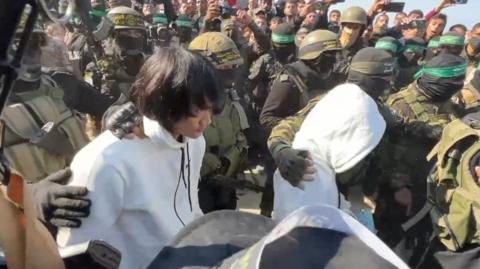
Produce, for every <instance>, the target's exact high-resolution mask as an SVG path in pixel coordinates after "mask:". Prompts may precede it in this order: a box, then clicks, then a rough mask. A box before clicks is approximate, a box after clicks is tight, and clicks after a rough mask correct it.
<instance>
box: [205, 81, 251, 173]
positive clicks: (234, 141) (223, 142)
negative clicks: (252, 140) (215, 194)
mask: <svg viewBox="0 0 480 269" xmlns="http://www.w3.org/2000/svg"><path fill="white" fill-rule="evenodd" d="M229 97H230V98H228V100H227V103H226V104H225V107H224V109H223V111H222V112H221V113H220V114H218V115H214V116H213V117H212V123H211V124H210V125H209V126H208V127H207V129H206V130H205V132H204V137H205V141H206V152H205V156H204V158H203V163H202V169H201V175H202V176H205V175H215V174H221V175H224V176H227V177H235V176H236V174H237V173H238V172H239V168H240V167H241V165H242V163H243V162H244V161H245V158H246V154H247V149H248V144H247V140H246V137H245V134H244V132H243V131H244V130H245V129H247V128H248V127H249V125H248V121H247V116H246V114H245V111H244V110H243V107H242V106H241V104H240V103H239V98H238V96H237V95H236V93H235V92H234V91H233V90H229Z"/></svg>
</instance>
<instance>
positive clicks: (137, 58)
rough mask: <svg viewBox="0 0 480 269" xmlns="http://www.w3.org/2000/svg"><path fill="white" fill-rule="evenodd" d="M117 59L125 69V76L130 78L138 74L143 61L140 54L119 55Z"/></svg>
mask: <svg viewBox="0 0 480 269" xmlns="http://www.w3.org/2000/svg"><path fill="white" fill-rule="evenodd" d="M119 59H120V61H121V63H122V66H124V67H125V71H126V72H127V74H129V75H131V76H136V75H137V74H138V72H139V71H140V68H141V67H142V64H143V60H144V59H143V56H142V55H141V54H136V55H120V56H119Z"/></svg>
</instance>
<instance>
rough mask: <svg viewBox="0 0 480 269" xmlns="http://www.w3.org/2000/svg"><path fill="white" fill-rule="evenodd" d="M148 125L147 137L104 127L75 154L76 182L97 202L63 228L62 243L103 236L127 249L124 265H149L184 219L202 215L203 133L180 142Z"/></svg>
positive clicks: (148, 122)
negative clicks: (76, 223)
mask: <svg viewBox="0 0 480 269" xmlns="http://www.w3.org/2000/svg"><path fill="white" fill-rule="evenodd" d="M144 129H145V134H146V135H147V136H148V137H149V138H147V139H138V138H136V139H133V140H128V139H123V140H119V139H117V138H116V137H115V136H114V135H113V134H112V133H111V132H109V131H107V132H104V133H102V134H101V135H100V136H99V137H98V138H96V139H95V140H94V141H92V142H91V143H90V144H88V145H87V146H86V147H85V148H83V149H82V150H81V151H80V152H79V153H78V154H77V155H76V156H75V158H74V160H73V162H72V165H71V168H72V170H73V179H72V181H71V182H70V185H74V186H86V187H87V188H88V190H89V193H88V198H90V199H91V200H92V206H91V210H90V216H89V217H88V218H86V219H83V220H82V226H81V227H80V228H78V229H60V230H59V234H58V237H57V242H58V244H59V245H60V246H68V245H72V244H77V243H81V242H85V241H88V240H91V239H103V240H105V241H106V242H108V243H110V244H111V245H113V246H114V247H115V248H117V249H118V250H120V251H121V253H122V261H121V264H120V268H128V269H136V268H145V267H146V266H148V264H149V263H150V262H151V261H152V260H153V258H154V257H155V255H157V254H158V252H159V251H160V249H161V248H162V247H163V246H164V245H165V244H166V243H167V242H168V241H170V240H171V239H172V238H173V236H174V235H175V234H176V233H177V232H178V231H179V230H180V229H181V228H182V227H183V225H182V223H181V221H183V222H184V223H185V224H187V223H189V222H191V221H192V220H193V219H195V218H196V217H198V216H200V215H202V213H201V210H200V207H199V204H198V195H197V188H198V180H199V177H200V167H201V164H202V158H203V155H204V153H205V140H204V138H203V136H202V137H200V138H197V139H189V140H186V141H185V142H184V143H180V142H177V141H176V140H175V139H174V138H173V137H172V135H171V134H170V133H169V132H168V131H167V130H165V129H164V128H163V127H162V126H161V125H160V124H158V122H156V121H153V120H149V119H148V118H146V117H144ZM182 149H183V154H184V164H183V167H182V166H181V165H182V164H181V162H182ZM188 166H190V167H188ZM182 170H183V172H184V178H185V181H183V179H182V176H181V171H182ZM188 177H190V183H189V182H188ZM188 185H190V200H191V205H192V209H190V203H189V194H188V192H189V191H188V189H189V186H188ZM177 188H178V190H177V191H176V189H177ZM175 193H176V194H175ZM174 199H175V202H174ZM174 203H175V208H176V211H177V212H178V217H177V214H176V213H175V209H174ZM180 219H181V221H180Z"/></svg>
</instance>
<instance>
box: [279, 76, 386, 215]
mask: <svg viewBox="0 0 480 269" xmlns="http://www.w3.org/2000/svg"><path fill="white" fill-rule="evenodd" d="M384 132H385V121H384V119H383V118H382V116H381V115H380V113H379V112H378V108H377V105H376V103H375V101H374V100H373V99H372V98H371V97H370V96H368V95H367V94H366V93H365V92H364V91H363V90H362V89H360V87H358V86H357V85H355V84H343V85H339V86H337V87H335V88H334V89H332V90H331V91H330V92H329V93H328V94H326V95H325V96H324V97H323V98H322V99H321V100H320V101H319V102H318V103H317V105H316V106H315V107H314V108H313V109H312V111H311V112H310V113H309V114H308V115H307V117H306V118H305V121H304V122H303V124H302V127H301V128H300V130H299V132H298V133H297V134H296V135H295V139H294V141H293V148H295V149H305V150H308V151H309V152H310V153H311V154H312V157H313V161H314V164H315V168H316V173H315V175H314V180H313V181H312V182H306V183H305V190H301V189H299V188H295V187H292V185H290V183H288V182H287V181H286V180H284V179H283V178H282V177H281V175H280V173H278V171H277V172H276V173H275V176H274V190H275V203H274V217H275V219H276V220H281V219H283V218H284V217H285V216H287V215H288V214H289V213H290V212H292V211H294V210H296V209H298V208H300V207H302V206H305V205H313V204H326V205H330V206H334V207H339V208H341V209H345V210H347V209H349V203H348V202H346V201H345V200H344V198H343V196H342V195H341V194H340V193H339V191H338V188H337V184H336V182H335V174H337V173H342V172H345V171H347V170H348V169H350V168H352V167H353V166H355V165H356V164H357V163H358V162H359V161H361V160H362V159H363V158H365V157H366V156H367V155H368V154H369V153H370V152H371V151H372V150H373V149H374V148H375V147H376V146H377V144H378V143H379V142H380V139H381V138H382V136H383V133H384Z"/></svg>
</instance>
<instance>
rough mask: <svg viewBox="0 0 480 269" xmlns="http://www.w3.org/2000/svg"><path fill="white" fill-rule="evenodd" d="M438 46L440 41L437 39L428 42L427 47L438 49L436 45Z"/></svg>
mask: <svg viewBox="0 0 480 269" xmlns="http://www.w3.org/2000/svg"><path fill="white" fill-rule="evenodd" d="M439 44H440V40H439V39H438V38H436V39H431V40H430V41H429V42H428V47H429V48H438V45H439Z"/></svg>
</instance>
